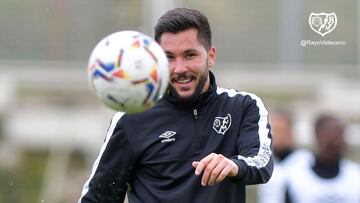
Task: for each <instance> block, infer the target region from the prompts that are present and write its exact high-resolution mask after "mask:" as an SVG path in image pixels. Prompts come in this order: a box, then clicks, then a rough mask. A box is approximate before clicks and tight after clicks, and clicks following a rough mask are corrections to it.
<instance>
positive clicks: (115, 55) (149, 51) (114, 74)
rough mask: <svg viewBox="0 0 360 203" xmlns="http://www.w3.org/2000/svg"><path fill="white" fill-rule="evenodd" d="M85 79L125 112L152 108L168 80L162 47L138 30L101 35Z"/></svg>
mask: <svg viewBox="0 0 360 203" xmlns="http://www.w3.org/2000/svg"><path fill="white" fill-rule="evenodd" d="M88 79H89V82H90V86H91V87H92V90H93V92H94V93H95V94H96V95H97V96H98V97H99V98H100V100H101V101H102V102H103V103H104V104H105V105H106V106H108V107H110V108H112V109H114V110H117V111H123V112H128V113H136V112H143V111H145V110H147V109H149V108H151V107H152V106H153V105H154V104H155V103H156V102H157V101H158V100H159V99H160V98H161V96H162V95H163V94H164V93H165V91H166V89H167V86H168V83H169V67H168V60H167V58H166V55H165V53H164V51H163V50H162V48H161V47H160V46H159V44H158V43H156V42H155V41H154V40H153V39H152V38H150V37H149V36H147V35H145V34H143V33H140V32H137V31H120V32H116V33H113V34H110V35H109V36H107V37H105V38H104V39H102V40H101V41H100V42H99V43H98V44H97V45H96V46H95V48H94V50H93V51H92V53H91V56H90V59H89V63H88Z"/></svg>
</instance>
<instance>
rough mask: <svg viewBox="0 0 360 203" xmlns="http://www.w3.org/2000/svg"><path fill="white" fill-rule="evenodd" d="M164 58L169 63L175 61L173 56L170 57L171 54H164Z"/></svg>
mask: <svg viewBox="0 0 360 203" xmlns="http://www.w3.org/2000/svg"><path fill="white" fill-rule="evenodd" d="M166 57H167V59H168V60H169V61H172V60H174V59H175V57H174V55H172V54H166Z"/></svg>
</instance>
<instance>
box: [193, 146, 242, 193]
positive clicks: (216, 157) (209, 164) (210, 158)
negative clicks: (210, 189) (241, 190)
mask: <svg viewBox="0 0 360 203" xmlns="http://www.w3.org/2000/svg"><path fill="white" fill-rule="evenodd" d="M192 166H193V167H194V168H195V175H197V176H199V175H201V173H202V172H204V174H203V176H202V179H201V185H202V186H206V185H209V186H212V185H214V184H215V183H220V182H221V181H223V180H224V179H225V177H227V176H229V177H233V176H236V174H237V173H238V170H239V168H238V166H237V165H236V163H235V162H234V161H232V160H231V159H228V158H226V157H224V156H223V155H222V154H215V153H211V154H209V155H207V156H206V157H204V158H203V159H201V160H200V161H193V162H192Z"/></svg>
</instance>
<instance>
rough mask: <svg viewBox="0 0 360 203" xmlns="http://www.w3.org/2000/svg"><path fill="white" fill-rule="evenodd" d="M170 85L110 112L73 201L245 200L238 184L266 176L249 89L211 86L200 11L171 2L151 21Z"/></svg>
mask: <svg viewBox="0 0 360 203" xmlns="http://www.w3.org/2000/svg"><path fill="white" fill-rule="evenodd" d="M155 40H156V41H157V42H158V43H159V44H160V45H161V47H162V48H163V49H164V51H165V53H166V55H167V57H168V60H169V68H170V85H169V91H168V92H167V94H166V95H164V97H163V98H162V99H161V100H160V101H159V102H158V104H157V105H156V106H154V107H153V108H151V109H150V110H148V111H146V112H144V113H140V114H134V115H128V114H122V113H118V114H116V115H115V116H114V118H113V120H112V123H111V126H110V128H109V131H108V134H107V138H106V141H105V143H104V145H103V147H102V149H101V152H100V155H99V157H98V159H97V160H96V161H95V164H94V167H93V170H92V173H91V176H90V179H89V180H88V181H87V182H86V183H85V186H84V190H83V192H82V196H81V198H80V200H79V202H80V203H86V202H122V201H123V200H124V197H125V193H126V192H127V195H128V199H129V202H130V203H137V202H147V203H151V202H172V203H174V202H182V203H183V202H227V203H231V202H245V185H247V184H257V183H264V182H266V181H268V180H269V178H270V176H271V173H272V167H273V162H272V159H271V154H272V152H271V135H270V132H269V131H270V126H269V124H268V120H267V116H268V113H267V111H266V109H265V107H264V105H263V103H262V101H261V100H260V99H259V98H258V97H256V96H255V95H253V94H248V93H240V92H236V91H235V90H226V89H223V88H219V87H217V86H216V82H215V77H214V75H213V74H212V73H211V72H210V71H209V69H210V67H211V66H213V65H214V63H215V59H216V50H215V48H214V47H213V46H212V44H211V30H210V26H209V23H208V20H207V18H206V17H205V16H204V15H203V14H201V13H200V12H199V11H196V10H192V9H184V8H179V9H174V10H171V11H168V12H167V13H166V14H164V15H163V16H162V17H161V18H160V19H159V21H158V23H157V25H156V27H155Z"/></svg>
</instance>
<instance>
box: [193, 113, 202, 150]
mask: <svg viewBox="0 0 360 203" xmlns="http://www.w3.org/2000/svg"><path fill="white" fill-rule="evenodd" d="M193 115H194V132H195V135H194V136H195V151H199V150H200V147H201V145H200V141H201V140H200V135H199V131H198V111H197V109H193Z"/></svg>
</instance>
